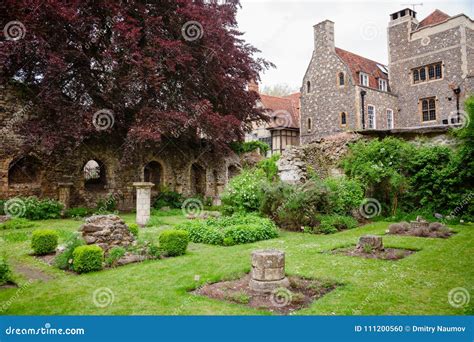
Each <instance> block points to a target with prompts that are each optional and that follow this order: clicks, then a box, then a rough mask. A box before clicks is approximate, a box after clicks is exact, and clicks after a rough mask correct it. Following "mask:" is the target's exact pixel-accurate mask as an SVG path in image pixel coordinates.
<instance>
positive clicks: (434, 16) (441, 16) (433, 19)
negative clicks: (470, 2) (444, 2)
mask: <svg viewBox="0 0 474 342" xmlns="http://www.w3.org/2000/svg"><path fill="white" fill-rule="evenodd" d="M449 18H451V17H450V16H449V15H447V14H446V13H444V12H442V11H440V10H439V9H437V10H435V11H434V12H433V13H431V14H430V15H429V16H427V17H426V18H425V19H423V20H422V21H420V23H419V24H418V28H422V27H425V26H429V25H436V24H439V23H442V22H443V21H446V20H448V19H449Z"/></svg>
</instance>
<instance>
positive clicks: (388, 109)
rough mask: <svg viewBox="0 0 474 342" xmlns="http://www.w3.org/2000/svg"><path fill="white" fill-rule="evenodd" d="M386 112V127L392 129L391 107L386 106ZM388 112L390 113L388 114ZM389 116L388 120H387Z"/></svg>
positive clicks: (393, 124)
mask: <svg viewBox="0 0 474 342" xmlns="http://www.w3.org/2000/svg"><path fill="white" fill-rule="evenodd" d="M385 113H386V114H387V129H394V128H395V122H394V116H393V109H391V108H387V110H386V112H385ZM389 113H390V115H389ZM389 118H390V120H389Z"/></svg>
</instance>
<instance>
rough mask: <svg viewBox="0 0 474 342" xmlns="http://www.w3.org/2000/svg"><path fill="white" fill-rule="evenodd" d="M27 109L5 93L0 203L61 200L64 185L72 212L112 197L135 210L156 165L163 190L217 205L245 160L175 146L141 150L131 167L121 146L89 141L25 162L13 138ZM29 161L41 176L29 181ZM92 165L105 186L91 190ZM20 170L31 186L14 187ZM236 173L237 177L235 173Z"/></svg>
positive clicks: (0, 96)
mask: <svg viewBox="0 0 474 342" xmlns="http://www.w3.org/2000/svg"><path fill="white" fill-rule="evenodd" d="M24 107H25V106H22V105H20V102H19V101H18V97H17V96H15V95H12V93H11V91H10V90H9V91H6V90H5V88H3V89H0V130H1V131H2V134H1V135H0V146H1V149H0V199H6V198H11V197H15V196H31V195H35V196H38V197H47V198H53V199H58V198H59V193H60V191H61V190H60V188H61V187H60V184H65V183H70V184H71V187H70V205H71V206H88V207H94V206H95V205H96V204H97V202H98V201H99V200H103V199H105V198H107V197H109V196H111V195H112V196H114V198H115V199H116V200H117V202H118V207H119V209H123V210H129V209H134V208H135V196H136V195H135V189H134V187H133V185H132V184H133V182H137V181H145V179H144V178H145V172H144V169H145V166H146V165H147V164H148V163H150V162H152V161H155V162H158V163H159V165H160V169H161V171H160V183H161V184H160V186H162V187H166V188H167V189H170V190H174V191H177V192H179V193H182V194H184V195H185V196H195V195H202V196H204V197H212V198H213V199H214V201H215V202H218V201H219V195H220V194H221V193H222V192H223V190H224V187H225V185H226V184H227V182H228V178H229V174H230V172H229V169H231V170H238V169H240V159H239V157H238V156H237V155H235V154H233V153H231V154H229V155H227V156H225V157H216V156H215V154H214V153H213V152H212V151H210V150H209V149H208V148H207V147H206V146H182V145H180V146H177V144H175V143H170V142H164V143H162V144H156V145H155V146H149V147H147V148H143V149H138V150H137V151H136V153H135V154H134V155H133V157H132V158H131V159H130V160H128V161H127V162H125V161H124V159H123V152H124V151H123V149H122V148H121V143H120V142H119V141H113V140H112V139H109V140H108V141H102V140H88V141H85V142H84V143H83V144H81V145H80V147H79V148H77V149H76V150H74V151H73V152H71V153H70V154H68V155H67V156H57V155H55V154H54V153H53V154H51V155H46V154H43V153H41V152H40V151H36V150H35V149H33V151H32V152H31V153H29V154H28V155H26V156H25V155H24V154H23V152H22V149H21V145H22V139H21V137H20V136H18V135H16V134H15V133H14V128H15V127H16V125H19V124H21V122H22V121H23V120H24V119H25V118H26V117H27V115H28V113H29V112H31V111H32V110H31V108H28V107H26V110H23V108H24ZM28 109H29V110H28ZM25 158H28V159H32V160H36V161H37V169H38V172H37V174H36V175H31V174H30V175H28V173H31V172H32V168H31V167H30V166H27V167H23V166H22V168H20V167H18V165H20V164H21V161H22V160H24V159H25ZM90 160H94V161H96V162H98V164H100V165H101V169H100V174H101V181H103V182H99V181H97V183H98V184H94V186H92V187H91V186H89V185H88V182H87V180H86V179H85V177H84V166H85V164H86V163H87V162H88V161H90ZM193 165H198V166H199V167H195V168H194V170H196V169H197V170H200V172H201V173H202V174H198V175H196V174H195V172H194V173H193V172H192V170H193ZM15 170H17V171H19V172H24V173H25V174H26V178H27V179H28V177H30V178H31V181H26V182H24V181H22V182H20V183H18V184H14V183H13V182H12V177H11V174H12V172H16V171H15ZM231 173H233V174H235V171H232V172H231ZM9 175H10V179H9ZM33 176H34V177H33ZM196 179H201V181H202V186H201V187H199V191H200V192H201V193H200V194H197V193H196V191H197V190H196V189H197V187H196V184H194V183H195V182H196ZM156 193H157V192H156V190H155V191H154V194H155V195H156ZM63 197H64V196H63Z"/></svg>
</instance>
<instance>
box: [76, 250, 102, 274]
mask: <svg viewBox="0 0 474 342" xmlns="http://www.w3.org/2000/svg"><path fill="white" fill-rule="evenodd" d="M72 256H73V269H74V271H76V272H77V273H87V272H93V271H99V270H101V269H102V262H103V261H104V251H103V250H102V248H100V247H99V246H96V245H88V246H79V247H76V249H74V252H73V253H72Z"/></svg>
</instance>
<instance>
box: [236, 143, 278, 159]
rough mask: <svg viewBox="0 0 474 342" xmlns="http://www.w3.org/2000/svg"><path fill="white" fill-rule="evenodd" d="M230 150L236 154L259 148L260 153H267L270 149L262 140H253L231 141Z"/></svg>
mask: <svg viewBox="0 0 474 342" xmlns="http://www.w3.org/2000/svg"><path fill="white" fill-rule="evenodd" d="M230 146H231V148H232V150H233V151H234V152H235V153H237V154H242V153H247V152H252V151H255V150H256V149H260V153H261V154H262V155H264V156H265V155H267V152H268V151H269V150H270V146H269V145H268V144H267V143H264V142H263V141H259V140H254V141H246V142H233V143H231V145H230Z"/></svg>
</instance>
